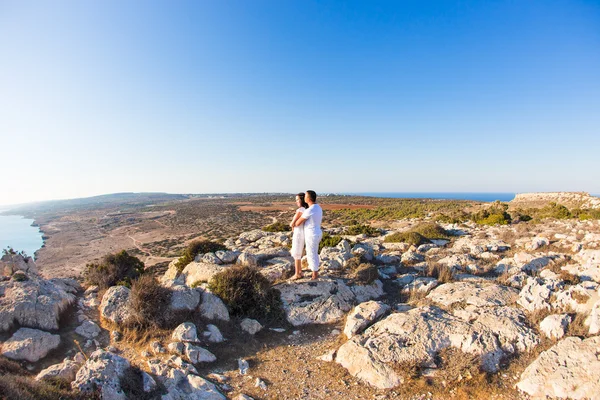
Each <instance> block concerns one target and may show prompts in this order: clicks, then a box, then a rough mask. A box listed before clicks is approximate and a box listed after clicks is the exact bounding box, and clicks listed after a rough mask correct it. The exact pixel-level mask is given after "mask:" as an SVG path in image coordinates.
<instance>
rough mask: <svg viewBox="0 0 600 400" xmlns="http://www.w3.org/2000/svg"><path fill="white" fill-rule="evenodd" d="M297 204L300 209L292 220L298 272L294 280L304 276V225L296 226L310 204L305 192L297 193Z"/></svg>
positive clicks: (293, 250)
mask: <svg viewBox="0 0 600 400" xmlns="http://www.w3.org/2000/svg"><path fill="white" fill-rule="evenodd" d="M296 205H297V206H298V209H297V210H296V212H295V213H294V218H292V222H290V227H292V231H293V235H292V251H291V253H292V257H294V266H295V267H296V273H295V274H294V276H292V278H291V279H292V280H296V279H300V278H302V253H303V252H304V225H300V226H296V227H295V226H294V224H295V223H296V220H297V219H298V218H300V217H301V216H302V213H303V212H304V210H306V209H307V208H308V204H306V202H305V201H304V193H298V194H297V195H296Z"/></svg>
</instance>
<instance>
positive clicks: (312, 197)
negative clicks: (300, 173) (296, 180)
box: [306, 190, 317, 203]
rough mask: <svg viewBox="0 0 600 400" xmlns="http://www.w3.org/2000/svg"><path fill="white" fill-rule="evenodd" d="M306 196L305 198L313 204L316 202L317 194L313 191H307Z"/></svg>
mask: <svg viewBox="0 0 600 400" xmlns="http://www.w3.org/2000/svg"><path fill="white" fill-rule="evenodd" d="M306 194H307V195H308V196H307V197H308V198H309V199H310V201H312V202H313V203H316V202H317V193H316V192H315V191H314V190H307V191H306Z"/></svg>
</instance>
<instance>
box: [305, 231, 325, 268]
mask: <svg viewBox="0 0 600 400" xmlns="http://www.w3.org/2000/svg"><path fill="white" fill-rule="evenodd" d="M322 237H323V233H322V232H319V233H315V232H311V231H308V230H304V242H305V243H306V260H307V261H308V268H310V270H311V271H313V272H316V271H318V270H319V264H320V262H321V260H320V259H319V242H320V241H321V238H322Z"/></svg>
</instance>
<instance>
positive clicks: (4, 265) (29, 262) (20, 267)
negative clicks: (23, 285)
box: [0, 252, 38, 276]
mask: <svg viewBox="0 0 600 400" xmlns="http://www.w3.org/2000/svg"><path fill="white" fill-rule="evenodd" d="M18 271H19V272H23V273H25V274H27V275H37V273H38V268H37V266H36V264H35V261H33V258H31V257H23V255H21V254H19V253H15V254H12V253H10V252H7V253H5V254H4V255H3V256H2V258H0V275H4V276H11V275H12V274H14V273H15V272H18Z"/></svg>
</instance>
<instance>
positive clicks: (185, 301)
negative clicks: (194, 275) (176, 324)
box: [171, 285, 200, 311]
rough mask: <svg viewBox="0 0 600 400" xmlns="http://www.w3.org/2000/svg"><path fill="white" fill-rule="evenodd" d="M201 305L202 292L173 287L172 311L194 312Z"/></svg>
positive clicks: (181, 286)
mask: <svg viewBox="0 0 600 400" xmlns="http://www.w3.org/2000/svg"><path fill="white" fill-rule="evenodd" d="M199 303H200V292H199V291H198V290H196V289H195V288H190V287H187V286H183V285H176V286H171V309H172V310H175V311H183V310H185V311H193V310H195V309H196V307H198V304H199Z"/></svg>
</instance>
